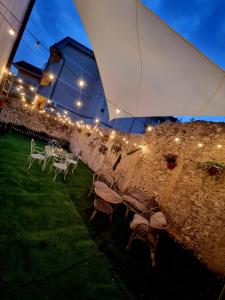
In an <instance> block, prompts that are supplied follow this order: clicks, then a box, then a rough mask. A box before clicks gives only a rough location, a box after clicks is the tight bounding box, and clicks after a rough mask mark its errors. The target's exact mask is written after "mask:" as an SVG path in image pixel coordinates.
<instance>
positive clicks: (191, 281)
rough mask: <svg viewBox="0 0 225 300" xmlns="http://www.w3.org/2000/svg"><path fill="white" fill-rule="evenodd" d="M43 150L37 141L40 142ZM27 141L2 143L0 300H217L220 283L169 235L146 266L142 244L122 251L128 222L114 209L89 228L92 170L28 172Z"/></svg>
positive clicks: (16, 138) (8, 138)
mask: <svg viewBox="0 0 225 300" xmlns="http://www.w3.org/2000/svg"><path fill="white" fill-rule="evenodd" d="M39 146H40V147H42V148H43V147H44V143H43V142H39ZM29 151H30V139H29V138H27V137H24V136H20V135H16V134H12V133H11V134H9V133H7V134H5V135H3V136H2V137H1V138H0V164H1V168H0V187H1V193H0V228H1V232H0V239H1V243H0V253H1V256H0V266H1V270H2V272H1V274H2V275H1V278H0V285H1V298H3V299H31V298H32V299H168V298H170V299H204V300H207V299H209V300H214V299H215V300H216V299H217V298H218V296H219V293H220V290H221V288H222V282H221V281H220V280H219V279H217V277H216V276H215V275H213V273H211V272H210V271H209V270H208V269H206V268H205V267H204V266H203V265H201V264H200V263H199V262H198V260H197V259H196V258H194V257H193V256H192V255H191V254H190V253H188V252H187V251H185V250H183V249H182V248H181V247H180V246H179V245H178V244H176V243H175V242H174V241H173V240H172V239H171V238H170V237H169V236H168V235H166V234H164V235H162V236H161V238H160V241H159V244H158V248H157V257H156V259H157V268H156V269H155V270H154V269H153V268H152V266H151V261H150V257H149V252H148V249H147V247H146V246H145V245H144V244H142V243H141V242H139V241H137V242H135V243H134V245H133V247H132V248H131V250H130V251H128V250H127V249H126V245H127V242H128V240H129V236H130V234H131V232H130V229H129V221H130V219H129V218H128V219H127V220H125V219H124V211H125V208H124V206H123V205H120V206H119V207H118V209H117V211H116V213H115V214H114V215H113V221H112V225H111V226H110V225H109V222H108V218H107V217H106V216H104V215H101V214H99V215H98V217H96V218H95V219H94V220H93V221H92V222H90V221H89V218H90V215H91V213H92V210H91V204H92V202H93V198H88V192H89V190H90V187H91V183H92V175H93V173H92V171H91V170H90V169H89V168H88V167H87V166H86V165H85V164H83V163H82V162H81V161H79V164H78V167H77V168H76V170H75V171H74V173H73V174H72V173H69V174H68V175H67V177H66V180H65V181H64V180H63V177H62V176H60V175H59V176H58V177H57V178H56V181H53V177H54V174H53V173H52V174H48V173H49V168H46V169H45V171H42V169H41V166H40V165H39V164H38V163H37V162H35V163H34V164H33V165H32V167H31V168H30V169H29V170H28V169H27V164H26V162H27V157H28V154H29Z"/></svg>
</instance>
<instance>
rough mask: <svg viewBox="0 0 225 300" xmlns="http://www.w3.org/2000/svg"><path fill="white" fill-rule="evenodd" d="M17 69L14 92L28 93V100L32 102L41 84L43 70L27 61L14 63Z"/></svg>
mask: <svg viewBox="0 0 225 300" xmlns="http://www.w3.org/2000/svg"><path fill="white" fill-rule="evenodd" d="M13 66H14V67H15V68H16V69H17V71H18V72H17V75H16V77H15V78H14V82H13V86H12V92H13V93H15V94H20V95H22V96H23V95H26V97H25V98H26V100H27V101H29V102H31V101H32V100H33V98H34V95H35V93H36V91H37V88H38V87H39V85H40V82H41V78H42V70H41V69H40V68H37V67H35V66H33V65H31V64H29V63H27V62H25V61H18V62H16V63H13Z"/></svg>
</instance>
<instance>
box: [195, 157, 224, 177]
mask: <svg viewBox="0 0 225 300" xmlns="http://www.w3.org/2000/svg"><path fill="white" fill-rule="evenodd" d="M200 168H201V169H202V170H204V171H207V172H208V174H209V175H210V176H215V178H216V179H219V178H220V177H221V175H222V173H223V171H224V168H225V165H224V164H223V163H220V162H216V161H207V162H204V163H202V164H201V165H200Z"/></svg>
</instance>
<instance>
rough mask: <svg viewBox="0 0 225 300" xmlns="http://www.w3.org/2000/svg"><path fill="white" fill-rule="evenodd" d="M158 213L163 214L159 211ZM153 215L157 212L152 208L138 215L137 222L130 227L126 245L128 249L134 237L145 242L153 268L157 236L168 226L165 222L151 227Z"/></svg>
mask: <svg viewBox="0 0 225 300" xmlns="http://www.w3.org/2000/svg"><path fill="white" fill-rule="evenodd" d="M159 214H161V215H163V214H162V213H161V212H160V213H159ZM154 215H157V213H155V212H154V209H153V210H152V211H151V212H150V211H148V212H144V213H143V214H142V216H140V215H138V217H139V219H140V221H139V223H137V225H136V226H134V227H133V228H131V229H132V234H131V237H130V239H129V242H128V245H127V249H128V250H129V249H130V247H131V244H132V242H133V241H134V240H135V239H137V240H140V241H142V242H144V243H145V244H147V246H148V247H149V250H150V256H151V262H152V267H153V268H154V267H155V265H156V261H155V255H156V248H157V243H158V240H159V236H160V234H161V233H162V232H163V231H164V230H165V229H167V228H168V226H167V223H165V224H162V226H157V227H156V226H154V227H153V225H154V217H153V216H154ZM136 216H137V215H136ZM134 217H135V216H134ZM152 218H153V222H151V219H152ZM149 220H150V222H149ZM131 227H132V226H131Z"/></svg>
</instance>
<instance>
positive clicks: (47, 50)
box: [0, 0, 148, 127]
mask: <svg viewBox="0 0 225 300" xmlns="http://www.w3.org/2000/svg"><path fill="white" fill-rule="evenodd" d="M0 4H1V5H2V6H3V7H4V8H5V9H6V10H7V11H8V12H9V13H10V14H11V15H12V16H13V17H14V18H15V19H16V20H17V21H18V22H19V23H20V24H22V22H21V21H20V20H19V19H18V17H17V16H16V15H15V14H14V13H13V12H12V11H11V10H10V9H9V8H8V7H6V6H5V5H4V4H3V3H2V1H1V0H0ZM136 4H137V3H136ZM0 13H1V14H2V12H1V11H0ZM2 16H3V18H4V19H5V21H6V22H7V23H8V25H9V26H11V27H12V28H13V26H12V24H10V22H9V21H8V20H7V19H6V18H5V17H4V15H3V14H2ZM25 31H27V32H28V33H29V34H30V35H31V36H32V37H33V38H34V40H35V41H40V39H38V37H37V36H36V35H35V34H34V33H33V32H32V31H31V30H29V29H28V28H27V27H26V28H25ZM21 41H22V42H23V43H24V44H25V45H26V46H27V47H29V48H30V49H31V50H32V51H35V49H33V48H32V47H31V46H30V45H29V44H28V42H27V41H26V40H25V39H24V38H22V39H21ZM41 44H42V45H43V47H41V49H43V50H44V51H46V53H47V54H48V55H49V48H48V47H47V46H46V45H45V43H43V42H42V41H41ZM35 54H36V52H35ZM140 58H141V57H140ZM141 66H142V63H141ZM64 67H65V68H66V69H67V70H68V71H70V72H71V73H72V74H73V75H74V76H75V77H76V76H77V74H75V73H74V72H73V71H72V70H71V69H70V68H69V67H67V66H66V65H65V66H64ZM141 73H142V71H141ZM140 82H141V78H140ZM90 88H92V89H94V88H93V87H90ZM64 89H66V88H64ZM66 90H67V89H66ZM81 95H82V90H81V87H80V95H79V101H80V100H81ZM104 100H105V101H106V102H108V103H110V104H111V105H113V106H114V107H115V109H119V110H120V111H122V112H123V113H124V114H125V115H127V116H129V117H131V118H133V119H134V120H135V121H136V122H138V123H140V124H142V125H144V127H146V126H147V125H148V124H147V123H146V122H144V121H142V120H140V118H138V117H136V116H134V115H132V114H131V113H129V112H127V111H126V110H124V109H122V108H120V107H118V106H117V105H115V104H114V103H113V102H112V101H111V100H109V99H106V97H104ZM89 117H90V116H89ZM90 118H93V117H90ZM123 118H126V117H123ZM143 118H144V117H143ZM146 118H147V117H146ZM119 119H121V118H119ZM114 120H117V118H116V119H114ZM100 121H101V120H100ZM132 127H133V124H132Z"/></svg>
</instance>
